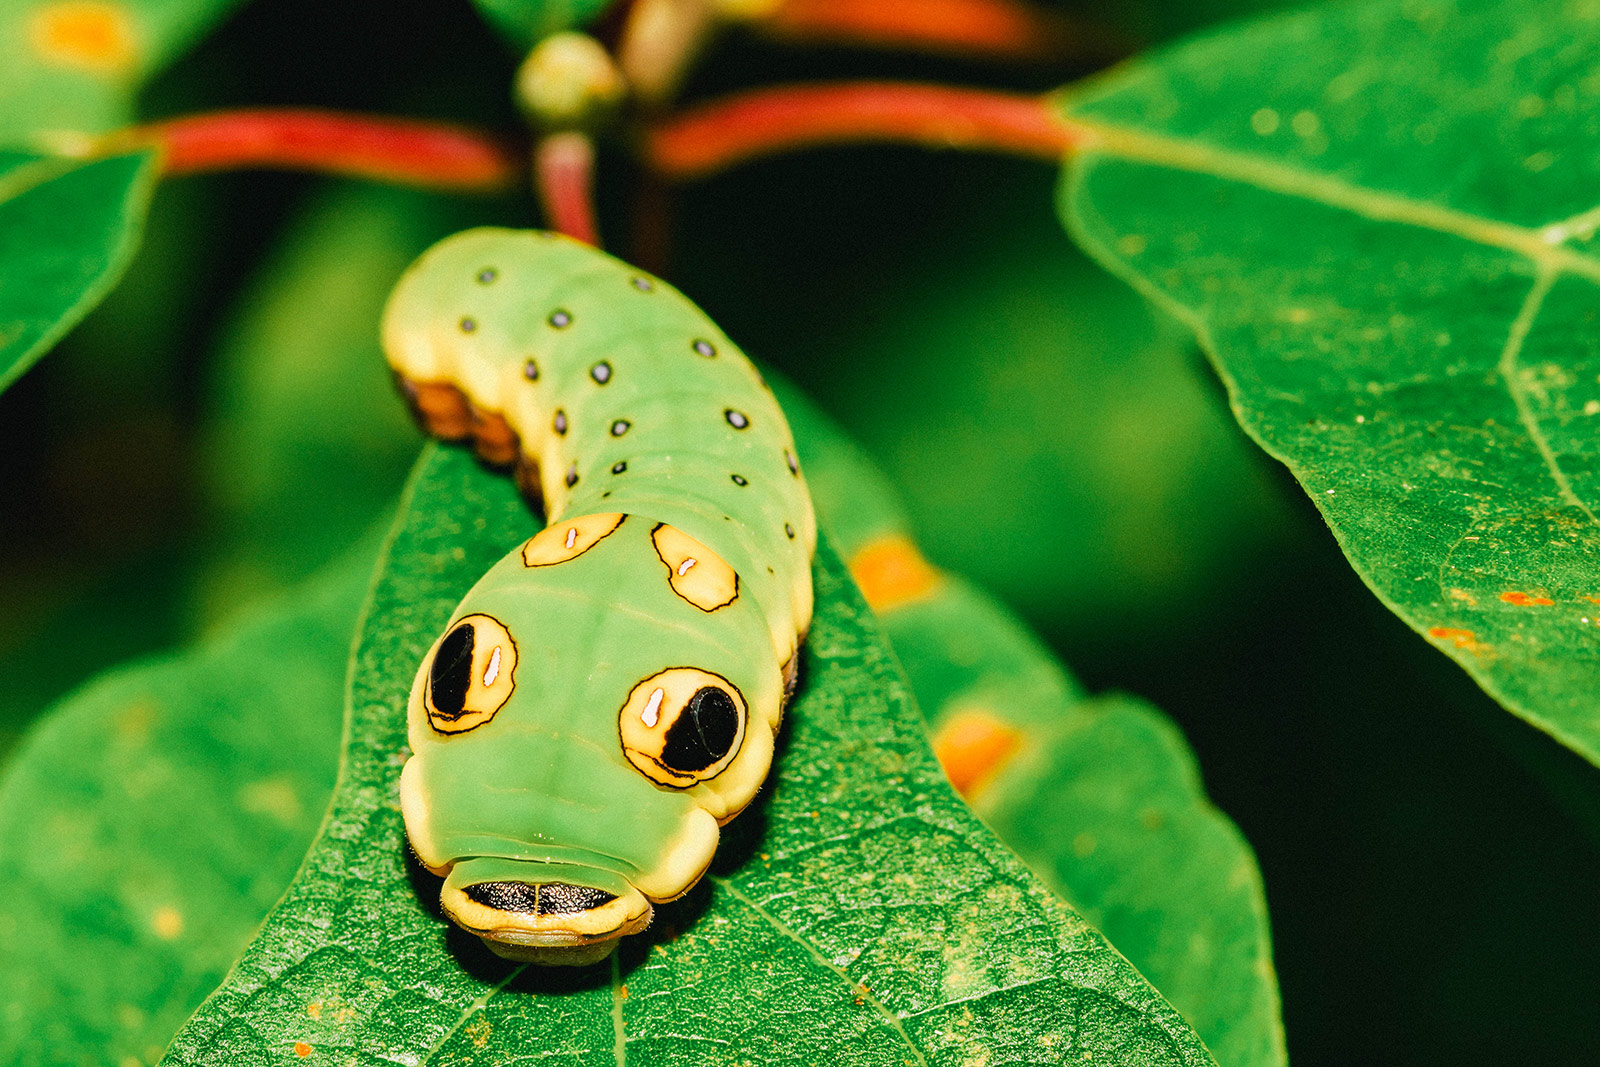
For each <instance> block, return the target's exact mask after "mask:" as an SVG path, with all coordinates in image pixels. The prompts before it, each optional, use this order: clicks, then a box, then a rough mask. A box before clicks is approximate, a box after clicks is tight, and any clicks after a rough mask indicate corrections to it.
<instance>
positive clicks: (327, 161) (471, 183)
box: [108, 109, 523, 192]
mask: <svg viewBox="0 0 1600 1067" xmlns="http://www.w3.org/2000/svg"><path fill="white" fill-rule="evenodd" d="M143 144H155V145H157V146H159V147H160V148H161V149H162V160H163V172H164V173H166V174H195V173H199V172H203V171H215V170H236V169H240V168H245V167H266V168H272V169H287V170H313V171H322V172H325V173H329V174H343V175H351V176H356V177H364V178H375V179H378V180H380V181H389V182H397V183H401V184H407V185H424V186H433V187H437V188H446V189H462V190H469V191H481V192H493V191H497V190H501V189H506V188H510V187H511V186H513V185H514V184H515V183H516V182H517V180H518V179H519V177H520V176H521V175H522V173H523V168H522V165H521V164H520V163H519V162H518V160H517V157H516V156H515V155H513V154H512V152H511V151H510V150H509V149H508V148H507V147H506V146H505V145H504V144H502V143H501V142H499V141H498V140H496V139H494V138H493V137H490V136H489V135H487V134H484V133H481V132H478V131H475V130H470V129H466V128H464V127H460V126H453V125H449V124H446V123H436V122H420V121H416V120H412V119H391V118H378V117H373V116H367V115H349V114H341V113H338V112H332V111H314V110H300V109H259V110H244V111H217V112H212V113H209V114H202V115H189V116H185V117H183V118H177V119H170V120H168V121H166V122H157V123H152V124H150V125H147V126H140V127H136V128H135V129H133V130H129V131H125V132H123V133H121V134H118V135H116V136H115V137H114V138H113V139H112V142H111V143H110V145H109V146H108V147H112V148H122V147H125V146H130V145H143Z"/></svg>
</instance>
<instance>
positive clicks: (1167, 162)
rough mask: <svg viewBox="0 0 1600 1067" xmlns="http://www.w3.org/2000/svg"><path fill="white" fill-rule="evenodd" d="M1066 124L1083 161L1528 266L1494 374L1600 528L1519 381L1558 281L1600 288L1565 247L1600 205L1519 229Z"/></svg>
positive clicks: (1107, 129)
mask: <svg viewBox="0 0 1600 1067" xmlns="http://www.w3.org/2000/svg"><path fill="white" fill-rule="evenodd" d="M1064 121H1065V122H1066V123H1067V125H1069V126H1070V127H1072V128H1074V129H1075V130H1076V131H1077V132H1078V134H1079V136H1080V137H1081V138H1082V145H1083V147H1082V149H1081V150H1080V153H1079V154H1080V155H1089V154H1093V153H1099V154H1102V155H1108V156H1112V157H1115V158H1118V159H1125V160H1133V161H1136V162H1141V163H1151V164H1155V165H1158V166H1164V167H1169V168H1171V169H1173V170H1184V171H1189V172H1191V173H1196V174H1205V175H1209V176H1211V177H1215V178H1221V179H1223V180H1225V181H1233V182H1238V183H1239V184H1242V185H1249V186H1252V187H1254V188H1257V189H1262V190H1264V191H1267V192H1272V193H1277V194H1279V195H1282V196H1289V197H1295V198H1298V199H1301V200H1306V201H1309V202H1312V203H1318V204H1322V205H1324V206H1326V207H1331V208H1335V209H1339V210H1344V211H1348V212H1350V213H1351V214H1354V215H1358V216H1360V217H1362V218H1366V219H1371V220H1373V221H1375V222H1394V223H1399V224H1402V225H1407V226H1413V227H1416V228H1418V229H1424V230H1432V231H1434V232H1436V233H1443V234H1449V235H1451V236H1454V237H1459V238H1461V239H1462V240H1465V241H1470V242H1472V243H1474V244H1478V245H1483V246H1486V247H1491V248H1499V249H1502V250H1504V251H1507V252H1511V253H1513V254H1515V255H1520V256H1522V257H1523V258H1525V259H1527V260H1528V261H1529V262H1530V263H1531V264H1532V265H1533V267H1534V280H1533V287H1532V289H1531V290H1530V291H1529V293H1528V295H1527V297H1526V298H1525V299H1524V301H1523V303H1522V306H1521V308H1520V309H1519V311H1518V314H1517V316H1516V318H1515V320H1514V321H1513V322H1512V324H1511V327H1510V329H1509V330H1508V334H1507V338H1506V343H1505V346H1504V348H1503V350H1502V352H1501V357H1500V360H1499V362H1498V364H1497V368H1496V369H1497V371H1498V372H1499V374H1500V378H1501V381H1502V382H1503V383H1504V385H1505V389H1506V392H1507V394H1508V395H1509V396H1510V398H1511V402H1512V404H1513V406H1514V407H1515V408H1516V410H1517V419H1518V422H1520V423H1521V425H1522V427H1523V430H1524V431H1525V432H1526V433H1527V434H1528V437H1529V439H1530V440H1531V441H1532V442H1533V444H1534V447H1535V448H1536V449H1537V450H1538V452H1539V456H1540V459H1541V460H1542V461H1543V463H1544V465H1545V468H1546V470H1547V472H1548V473H1549V475H1550V478H1551V481H1553V482H1554V483H1555V487H1556V491H1557V494H1558V495H1559V496H1560V498H1561V500H1562V501H1563V502H1564V503H1565V504H1567V505H1569V506H1571V507H1573V508H1576V509H1577V510H1578V511H1580V512H1581V513H1582V514H1583V515H1584V517H1585V518H1586V519H1587V520H1588V521H1589V522H1591V523H1594V524H1595V525H1600V516H1597V515H1596V513H1595V511H1594V509H1593V508H1591V507H1590V506H1589V505H1588V504H1587V503H1585V502H1584V501H1583V499H1582V498H1580V497H1579V496H1578V495H1577V493H1576V491H1574V490H1573V488H1572V482H1571V479H1570V478H1568V477H1567V474H1566V472H1565V471H1564V470H1562V468H1561V462H1560V458H1559V457H1558V456H1556V454H1555V452H1554V450H1553V449H1552V448H1551V447H1550V442H1549V440H1548V438H1547V437H1546V436H1545V434H1544V431H1543V430H1542V429H1541V428H1540V426H1539V418H1538V416H1537V414H1535V413H1534V411H1533V409H1532V407H1531V405H1530V404H1529V403H1528V398H1527V396H1526V394H1525V393H1524V391H1523V389H1522V387H1521V385H1520V384H1519V383H1518V382H1517V373H1516V372H1517V360H1518V357H1519V356H1520V355H1521V350H1522V344H1523V341H1524V340H1525V339H1526V338H1527V336H1528V334H1529V333H1531V332H1532V329H1533V325H1534V322H1535V320H1536V319H1537V318H1538V315H1539V312H1540V311H1541V310H1542V309H1543V307H1544V300H1545V297H1546V296H1547V295H1548V294H1549V292H1550V290H1551V288H1553V287H1554V285H1555V283H1556V281H1557V280H1558V279H1559V278H1560V277H1561V276H1562V275H1565V274H1571V275H1573V276H1575V277H1579V278H1583V279H1584V280H1586V281H1588V282H1590V283H1591V284H1594V285H1600V259H1596V258H1595V257H1594V256H1592V255H1589V254H1587V253H1584V252H1580V251H1577V250H1575V249H1573V248H1570V247H1568V246H1567V244H1566V242H1567V241H1568V240H1570V239H1571V238H1572V237H1573V236H1574V235H1576V234H1577V233H1580V232H1582V231H1583V230H1584V229H1585V228H1586V227H1588V226H1590V225H1591V224H1593V223H1594V222H1595V221H1596V220H1597V219H1600V205H1596V206H1595V207H1592V208H1587V209H1585V210H1583V211H1581V212H1578V213H1577V214H1575V215H1571V216H1568V217H1567V218H1564V219H1558V220H1556V221H1554V222H1550V223H1546V224H1545V225H1543V226H1538V227H1527V226H1519V225H1517V224H1515V223H1510V222H1505V221H1503V220H1500V219H1491V218H1485V217H1483V216H1481V215H1474V214H1472V213H1470V212H1465V211H1458V210H1457V209H1455V208H1450V207H1445V206H1444V205H1442V204H1436V203H1433V202H1432V201H1427V200H1417V199H1414V198H1412V197H1407V196H1401V195H1399V194H1397V193H1390V192H1385V191H1383V190H1379V189H1372V188H1368V187H1367V186H1362V185H1352V184H1351V183H1349V182H1346V181H1342V180H1340V179H1338V178H1335V177H1333V176H1331V175H1328V174H1324V173H1322V172H1320V171H1315V170H1309V169H1306V168H1304V167H1294V166H1290V165H1288V164H1285V163H1282V162H1279V161H1278V160H1274V159H1270V158H1267V157H1265V156H1261V155H1257V154H1253V153H1249V152H1235V151H1231V150H1229V149H1225V148H1220V147H1218V146H1216V145H1213V144H1208V143H1206V142H1203V141H1196V140H1193V139H1188V138H1177V137H1164V136H1162V135H1160V134H1153V133H1149V132H1147V131H1144V130H1139V129H1135V128H1133V127H1130V126H1118V125H1115V124H1111V123H1098V122H1093V121H1088V120H1084V119H1079V118H1074V117H1071V116H1067V117H1064Z"/></svg>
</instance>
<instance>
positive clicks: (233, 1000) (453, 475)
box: [164, 449, 1209, 1064]
mask: <svg viewBox="0 0 1600 1067" xmlns="http://www.w3.org/2000/svg"><path fill="white" fill-rule="evenodd" d="M425 456H426V458H425V460H424V462H423V464H422V465H421V467H420V468H419V470H418V473H417V475H416V476H415V478H414V481H413V483H412V486H411V489H410V492H409V496H408V499H407V502H406V505H405V506H404V508H403V510H402V517H401V521H400V523H399V525H398V526H397V528H396V532H395V534H394V538H393V541H392V543H391V545H390V547H389V550H388V553H387V557H386V560H385V562H384V563H383V565H382V566H381V568H380V574H379V578H378V582H377V586H376V588H375V591H374V593H373V597H372V600H371V602H370V604H369V608H368V615H367V619H366V622H365V624H364V625H363V627H362V632H361V636H360V638H359V641H358V646H357V651H356V666H355V673H354V676H353V682H352V688H351V691H350V695H349V703H348V709H349V724H348V729H347V743H346V748H345V752H344V757H343V764H342V768H341V774H340V784H339V786H338V788H337V790H336V793H335V797H334V801H333V805H332V808H331V809H330V813H329V816H328V819H327V821H326V822H325V824H324V827H323V831H322V834H321V836H320V837H319V838H318V840H317V842H316V844H315V845H314V846H313V847H312V850H311V853H310V854H309V856H308V857H307V859H306V863H305V865H304V866H303V867H302V869H301V872H300V874H299V875H298V876H297V877H296V879H295V881H294V883H293V884H292V885H291V887H290V889H289V891H288V893H287V895H286V896H285V897H284V899H283V901H282V902H281V903H280V904H279V905H278V907H277V908H276V909H275V910H274V911H273V912H272V914H271V915H270V916H269V917H268V918H267V921H266V924H265V925H264V927H263V928H262V931H261V933H260V935H259V936H258V937H257V939H256V940H255V941H254V942H253V943H252V945H251V946H250V948H249V949H248V951H246V953H245V954H244V956H243V958H242V959H241V960H240V961H239V962H238V964H237V965H236V966H235V968H234V970H233V971H232V973H231V974H230V975H229V977H228V979H227V981H226V982H224V984H223V985H222V986H221V988H220V989H219V990H218V991H217V992H216V993H215V994H214V995H213V996H212V997H211V999H210V1000H208V1001H207V1002H206V1004H205V1005H204V1006H203V1007H202V1008H201V1009H200V1011H199V1012H198V1013H197V1014H196V1015H195V1017H194V1019H193V1020H191V1022H190V1023H189V1025H188V1026H187V1027H185V1028H184V1029H183V1030H182V1031H181V1032H180V1033H179V1034H178V1036H177V1038H176V1039H175V1040H174V1042H173V1044H172V1046H171V1048H170V1049H169V1051H168V1055H167V1058H166V1060H165V1061H164V1062H166V1063H170V1064H192V1063H228V1064H249V1063H266V1062H273V1061H285V1060H290V1061H292V1060H293V1059H294V1057H295V1054H296V1050H297V1049H298V1051H299V1052H301V1053H304V1054H306V1055H319V1056H326V1057H333V1058H334V1059H335V1060H336V1061H337V1062H340V1063H395V1062H405V1063H412V1064H425V1063H443V1062H450V1063H474V1062H476V1063H488V1062H493V1061H496V1060H504V1059H506V1058H507V1057H516V1056H530V1055H531V1056H538V1057H542V1058H551V1059H553V1060H562V1061H565V1062H605V1063H613V1062H624V1061H627V1062H633V1063H656V1062H689V1061H693V1062H728V1063H732V1062H766V1063H785V1064H788V1063H796V1062H810V1063H823V1062H826V1063H841V1062H852V1063H884V1064H890V1063H893V1064H899V1063H902V1062H911V1063H926V1064H941V1063H963V1062H970V1059H971V1057H973V1056H977V1055H993V1054H995V1053H996V1052H1003V1053H1004V1054H1005V1056H1006V1057H1007V1058H1008V1059H1009V1060H1011V1061H1013V1062H1051V1063H1054V1062H1061V1061H1063V1060H1071V1061H1078V1060H1080V1059H1106V1060H1114V1061H1115V1062H1118V1063H1126V1064H1156V1063H1163V1064H1165V1063H1175V1064H1176V1063H1206V1062H1209V1060H1208V1057H1207V1055H1206V1053H1205V1051H1204V1048H1203V1046H1201V1044H1200V1042H1199V1041H1198V1039H1197V1038H1196V1037H1195V1036H1194V1035H1193V1034H1192V1032H1190V1031H1189V1030H1188V1028H1187V1027H1186V1026H1185V1025H1184V1024H1183V1022H1182V1020H1181V1019H1180V1018H1179V1017H1178V1016H1177V1014H1176V1013H1175V1012H1173V1011H1172V1010H1171V1009H1170V1008H1169V1007H1167V1006H1166V1005H1165V1004H1164V1003H1163V1002H1162V1001H1161V1000H1160V999H1159V997H1157V996H1156V994H1155V993H1154V992H1153V991H1152V990H1151V989H1150V988H1149V987H1148V986H1147V985H1145V984H1144V982H1143V981H1142V980H1140V979H1139V977H1138V975H1137V974H1136V973H1135V972H1134V971H1133V969H1132V968H1131V967H1130V966H1128V964H1127V962H1126V961H1125V960H1123V959H1122V957H1120V956H1119V955H1117V954H1116V952H1115V951H1113V950H1112V949H1110V948H1109V947H1108V946H1107V945H1106V944H1105V942H1104V941H1103V940H1102V939H1101V938H1100V937H1099V935H1097V934H1096V933H1094V931H1092V930H1091V929H1089V928H1088V927H1087V926H1086V925H1085V924H1083V922H1082V921H1081V920H1080V919H1078V918H1077V916H1076V915H1074V914H1073V913H1072V912H1071V911H1070V910H1069V909H1067V908H1066V907H1065V906H1063V905H1061V904H1060V903H1059V902H1057V901H1056V900H1055V899H1054V898H1053V897H1052V896H1050V895H1049V894H1048V893H1047V892H1045V891H1044V890H1043V889H1042V888H1041V887H1040V886H1039V885H1038V883H1037V882H1036V881H1034V880H1033V879H1032V878H1031V877H1030V876H1029V875H1028V874H1027V872H1026V871H1025V870H1024V869H1023V868H1022V867H1021V866H1020V864H1018V863H1017V861H1016V860H1015V859H1014V857H1012V856H1011V854H1010V853H1009V852H1007V851H1006V850H1005V849H1004V848H1002V847H1001V846H1000V845H999V844H998V843H997V842H996V841H994V840H993V838H992V837H990V836H989V835H988V834H987V833H986V832H985V831H983V830H982V828H981V827H980V826H978V824H977V823H976V821H975V820H974V819H973V818H972V817H971V816H970V815H969V814H968V813H967V812H966V809H965V808H964V806H963V805H962V804H961V803H960V802H959V801H958V800H957V799H956V798H955V796H954V795H953V794H951V793H950V792H949V791H948V789H947V788H946V787H945V786H944V785H943V782H942V780H941V778H940V775H939V771H938V769H937V767H936V766H935V765H934V763H933V760H932V758H931V756H930V755H929V753H928V752H927V749H926V747H925V744H924V743H923V741H922V739H921V735H920V731H919V730H918V728H917V718H916V711H915V708H914V706H913V705H912V704H911V702H910V700H909V698H908V696H907V694H906V690H905V687H904V683H903V681H902V680H901V677H900V675H899V672H898V668H897V667H896V666H895V664H894V660H893V657H892V655H891V654H890V653H889V652H888V650H887V648H886V647H885V646H884V645H883V643H882V641H881V639H879V638H878V637H877V635H876V632H875V629H874V627H873V625H872V623H871V621H870V616H869V613H868V612H867V610H866V608H865V607H864V606H863V605H862V604H861V603H860V601H859V599H858V598H857V597H856V595H855V594H854V593H853V592H852V590H851V588H850V586H849V582H848V579H847V578H845V577H844V575H843V572H842V570H841V568H840V565H839V564H838V562H837V561H836V560H834V559H833V558H832V557H831V555H830V554H829V553H828V552H826V551H824V552H823V553H822V554H821V556H820V562H819V566H818V568H817V579H818V590H817V592H818V598H817V603H818V612H817V617H816V620H815V623H814V625H813V629H812V631H811V637H810V641H809V644H808V655H807V665H806V666H807V676H806V678H807V680H806V685H805V689H804V693H803V695H802V697H801V698H800V699H799V701H798V702H797V704H796V705H795V707H794V708H793V709H792V710H791V712H790V714H789V717H788V723H787V725H786V727H785V737H786V744H785V745H784V753H783V756H782V759H781V760H780V762H779V764H778V767H777V768H776V770H775V772H774V778H773V780H772V781H771V783H770V784H769V786H768V789H767V790H766V792H765V794H764V797H763V800H762V802H761V803H760V804H759V805H758V809H757V810H753V811H751V812H748V813H746V814H745V815H744V816H743V817H742V818H740V819H739V820H736V821H735V822H734V823H733V824H731V826H730V828H729V834H728V837H729V840H727V841H725V843H724V846H723V849H722V851H721V853H720V854H719V858H718V861H717V863H716V864H715V866H714V868H713V873H712V876H711V877H710V878H708V879H707V881H706V882H705V883H703V884H702V886H701V888H700V889H698V890H697V891H696V892H694V893H692V894H691V895H690V896H689V897H688V898H686V899H685V901H683V902H681V903H679V904H677V905H672V906H668V907H666V908H664V909H663V910H662V913H661V914H660V915H658V919H657V923H656V925H655V927H654V928H653V929H652V931H651V932H650V933H648V934H646V935H641V936H640V937H638V938H634V939H632V940H631V941H630V942H628V943H626V944H625V945H624V947H623V948H622V949H621V951H620V953H619V954H618V956H615V957H613V962H612V963H610V964H609V965H603V966H602V967H600V968H598V969H588V970H585V971H576V972H574V971H566V970H544V969H540V968H532V969H526V968H515V967H511V966H510V965H508V964H505V963H503V962H501V961H498V960H495V959H494V958H493V957H491V956H489V955H488V954H487V952H486V951H485V950H483V949H482V947H481V946H480V945H479V943H478V942H477V941H476V940H475V939H473V938H470V937H467V936H464V935H461V934H459V932H452V931H451V930H450V929H449V928H448V927H447V925H446V924H445V922H444V920H442V919H441V918H439V917H438V915H437V913H436V910H435V907H434V899H433V898H434V896H435V894H436V893H437V882H435V881H433V880H432V879H430V878H427V877H425V876H422V875H420V874H416V873H414V872H413V871H412V870H411V869H410V868H408V865H407V863H406V858H405V857H406V849H405V842H404V833H403V830H402V827H401V821H400V816H399V812H398V804H397V796H396V782H397V778H398V773H399V768H400V764H401V762H402V760H403V757H404V753H405V712H404V707H405V701H406V695H407V692H408V690H409V688H410V684H411V680H412V675H413V673H414V669H415V664H416V663H417V662H418V659H419V657H421V655H422V654H423V652H424V651H425V649H426V646H427V644H428V643H429V642H430V641H431V640H432V638H433V635H434V630H436V629H437V628H438V627H439V626H442V625H443V623H444V622H445V621H446V620H447V619H448V617H449V613H450V611H451V610H452V608H453V606H454V605H455V603H456V601H457V599H458V598H459V597H460V595H461V594H462V593H463V592H464V591H465V590H466V588H467V587H468V586H469V585H470V584H471V583H472V582H473V581H474V580H476V578H477V577H478V575H479V574H480V573H481V572H482V571H483V570H484V569H485V568H486V567H487V566H488V565H489V564H490V563H492V562H493V561H495V560H496V559H497V558H499V556H500V555H501V554H502V553H503V552H504V550H505V548H506V546H507V545H510V544H515V543H516V542H517V541H518V540H520V539H522V538H524V537H526V536H527V535H528V533H529V532H530V529H531V527H532V522H531V520H530V518H529V515H528V513H527V510H526V508H525V507H524V506H523V504H522V502H521V500H520V499H518V498H517V496H516V494H515V491H514V489H513V488H512V487H511V486H510V484H509V483H508V482H507V481H506V480H504V479H499V478H495V477H493V476H491V475H489V474H486V473H485V472H483V471H482V470H480V469H479V468H478V467H477V466H476V465H475V464H474V462H473V461H472V459H471V458H470V457H469V456H467V455H465V454H464V453H462V452H459V451H443V450H437V449H434V450H430V451H429V452H427V453H426V454H425Z"/></svg>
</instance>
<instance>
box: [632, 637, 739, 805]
mask: <svg viewBox="0 0 1600 1067" xmlns="http://www.w3.org/2000/svg"><path fill="white" fill-rule="evenodd" d="M707 687H714V688H717V689H721V690H722V691H723V692H725V693H727V694H728V696H730V697H732V698H733V706H734V710H735V711H736V712H737V713H738V716H739V728H738V731H737V732H736V733H735V734H734V736H733V744H731V745H729V746H728V751H727V752H726V753H724V754H723V755H722V756H721V757H720V758H719V759H718V760H717V761H716V762H715V763H713V764H711V765H710V766H709V767H705V768H703V769H701V770H698V771H680V770H676V769H674V768H672V767H668V766H667V765H666V764H665V763H663V762H661V753H662V750H663V749H665V748H666V743H667V731H668V730H670V729H671V728H672V726H673V724H674V723H676V722H677V721H678V717H679V716H680V715H681V714H683V712H684V709H685V708H686V707H687V706H688V704H689V701H690V699H691V698H692V697H693V696H694V695H695V694H696V693H698V692H699V691H700V690H701V689H704V688H707ZM657 694H659V695H657ZM749 719H750V710H749V707H748V705H746V704H745V699H744V694H743V693H741V692H739V689H738V687H737V686H735V685H734V684H733V683H732V682H730V681H728V679H726V678H724V677H723V676H722V675H720V674H714V673H712V672H711V671H703V670H701V669H700V668H698V667H668V668H667V669H666V670H664V671H659V672H657V673H656V674H653V675H651V676H650V677H648V678H646V679H644V680H643V681H641V682H640V683H639V684H637V685H635V686H634V687H633V688H632V689H631V690H630V691H629V692H628V699H627V700H625V701H623V704H622V708H621V710H620V711H618V713H617V729H618V732H619V734H620V736H621V739H622V753H623V755H624V756H626V757H627V758H628V762H629V763H631V764H633V766H634V767H635V769H637V770H638V771H639V773H640V774H643V775H644V776H645V777H646V778H648V779H650V780H651V781H652V782H655V783H656V784H657V785H664V786H667V787H668V788H669V789H688V788H689V787H690V786H693V785H698V784H699V783H701V782H705V781H709V780H711V779H712V778H715V777H716V776H717V775H719V774H721V773H722V772H723V771H724V770H726V769H727V767H728V765H729V764H730V763H732V762H733V759H734V757H735V756H737V755H738V754H739V749H740V748H741V747H742V746H743V745H744V735H745V729H746V727H747V725H748V723H749Z"/></svg>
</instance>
